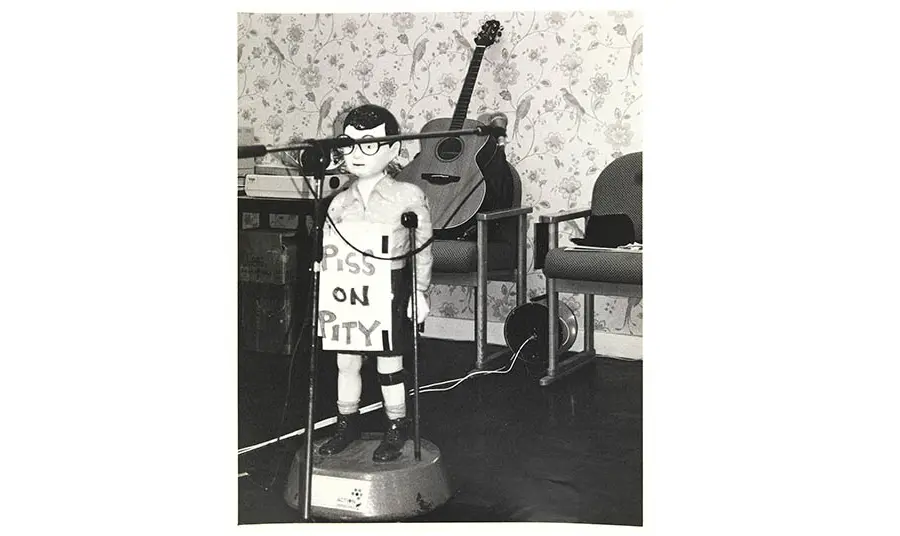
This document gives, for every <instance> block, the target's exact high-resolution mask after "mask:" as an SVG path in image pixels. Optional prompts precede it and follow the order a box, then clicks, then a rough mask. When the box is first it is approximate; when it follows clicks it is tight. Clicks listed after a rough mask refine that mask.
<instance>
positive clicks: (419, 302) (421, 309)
mask: <svg viewBox="0 0 900 536" xmlns="http://www.w3.org/2000/svg"><path fill="white" fill-rule="evenodd" d="M416 307H417V308H418V310H417V311H416V312H417V313H419V314H418V317H419V318H418V319H417V320H416V324H421V323H422V322H424V321H425V317H427V316H428V313H429V312H431V309H430V308H429V307H428V298H426V297H425V293H424V292H422V291H421V290H417V291H416ZM406 316H407V317H409V318H412V300H409V304H408V305H407V306H406Z"/></svg>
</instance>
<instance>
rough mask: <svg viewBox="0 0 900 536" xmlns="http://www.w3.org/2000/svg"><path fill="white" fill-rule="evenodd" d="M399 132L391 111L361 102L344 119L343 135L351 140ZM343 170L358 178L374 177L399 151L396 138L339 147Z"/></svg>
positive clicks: (385, 167)
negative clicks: (344, 167)
mask: <svg viewBox="0 0 900 536" xmlns="http://www.w3.org/2000/svg"><path fill="white" fill-rule="evenodd" d="M399 133H400V125H399V124H398V123H397V119H396V118H395V117H394V116H393V114H391V112H389V111H387V110H386V109H384V108H382V107H381V106H375V105H374V104H364V105H362V106H359V107H357V108H354V109H353V110H351V111H350V113H348V114H347V117H346V118H345V119H344V136H349V137H351V138H353V139H355V140H358V139H363V138H382V137H385V136H394V135H397V134H399ZM341 152H342V153H343V154H344V163H345V165H346V167H347V171H348V172H350V173H352V174H353V175H356V176H357V177H359V178H361V179H365V178H369V177H374V176H377V175H380V174H381V173H382V172H384V171H385V170H386V169H387V168H388V167H389V165H390V164H391V163H392V162H393V161H394V159H395V158H397V156H398V155H399V154H400V142H394V143H392V144H390V145H388V144H386V143H363V144H360V145H353V146H350V147H343V148H341Z"/></svg>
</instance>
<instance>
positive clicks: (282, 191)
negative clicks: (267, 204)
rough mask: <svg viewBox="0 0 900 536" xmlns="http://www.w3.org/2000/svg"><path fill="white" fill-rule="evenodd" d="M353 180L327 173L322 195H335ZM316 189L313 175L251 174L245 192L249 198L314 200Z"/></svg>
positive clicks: (246, 182) (347, 176)
mask: <svg viewBox="0 0 900 536" xmlns="http://www.w3.org/2000/svg"><path fill="white" fill-rule="evenodd" d="M351 179H352V176H351V175H347V174H341V173H327V174H326V175H325V182H324V184H323V185H322V190H323V191H322V195H324V196H325V197H328V196H330V195H332V194H334V193H335V192H337V191H338V190H341V189H342V188H344V187H345V186H347V184H348V183H349V182H350V180H351ZM315 188H316V178H315V177H314V176H311V175H306V176H304V175H294V176H289V175H262V174H250V175H247V177H246V179H245V180H244V192H245V193H246V194H247V195H248V196H249V197H274V198H283V199H314V197H315V196H314V195H313V194H314V192H315Z"/></svg>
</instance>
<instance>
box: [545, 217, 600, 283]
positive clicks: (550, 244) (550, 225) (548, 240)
mask: <svg viewBox="0 0 900 536" xmlns="http://www.w3.org/2000/svg"><path fill="white" fill-rule="evenodd" d="M590 215H591V211H590V209H576V210H564V211H562V212H557V213H556V214H544V215H541V216H538V221H537V222H535V224H534V268H535V269H536V270H541V269H543V268H544V260H545V259H546V258H547V253H549V252H550V250H551V249H554V248H556V247H557V246H558V245H559V236H558V234H557V233H558V232H559V224H560V223H561V222H564V221H569V220H577V219H578V218H587V217H588V216H590Z"/></svg>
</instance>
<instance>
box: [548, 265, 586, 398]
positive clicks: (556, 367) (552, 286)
mask: <svg viewBox="0 0 900 536" xmlns="http://www.w3.org/2000/svg"><path fill="white" fill-rule="evenodd" d="M593 298H594V297H593V296H586V297H585V303H584V350H583V351H581V352H578V353H576V354H574V355H571V356H569V357H566V358H565V359H563V360H560V359H559V358H560V357H561V356H560V355H559V354H558V353H557V352H558V349H559V341H558V340H557V339H558V338H559V336H558V333H559V331H558V329H559V328H558V327H557V324H558V322H559V314H558V311H559V302H558V300H559V294H558V293H557V292H556V282H555V281H553V280H552V279H549V278H548V279H547V309H548V313H549V315H550V319H549V323H548V324H549V325H548V328H549V330H550V332H549V334H548V335H549V337H548V339H549V340H550V345H549V346H550V348H549V349H548V350H549V352H550V353H549V360H548V361H549V363H548V365H547V375H546V376H544V377H543V378H541V381H540V384H541V386H542V387H546V386H548V385H550V384H551V383H553V382H555V381H557V380H559V379H561V378H564V377H566V376H569V375H571V374H573V373H574V372H575V371H577V370H579V369H581V368H582V367H585V366H587V365H590V364H591V363H596V361H595V359H594V358H595V357H596V354H595V353H594V322H593V319H594V301H593Z"/></svg>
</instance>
